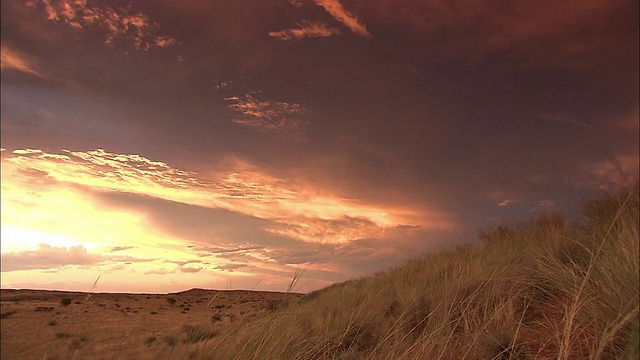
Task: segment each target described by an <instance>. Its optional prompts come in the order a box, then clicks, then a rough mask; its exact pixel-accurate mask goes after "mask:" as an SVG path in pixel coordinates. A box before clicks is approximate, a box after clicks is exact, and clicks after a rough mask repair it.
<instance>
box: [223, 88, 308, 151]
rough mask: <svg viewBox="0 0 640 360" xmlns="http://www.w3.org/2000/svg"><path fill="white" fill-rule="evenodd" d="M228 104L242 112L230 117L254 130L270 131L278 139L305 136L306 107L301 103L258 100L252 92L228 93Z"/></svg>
mask: <svg viewBox="0 0 640 360" xmlns="http://www.w3.org/2000/svg"><path fill="white" fill-rule="evenodd" d="M225 100H227V101H229V102H231V105H229V108H230V109H231V110H233V111H234V112H236V113H238V114H240V115H241V117H239V118H237V119H233V120H232V121H233V122H235V123H236V124H239V125H242V126H247V127H250V128H252V129H255V130H257V131H260V132H263V133H267V134H270V135H273V136H275V137H277V138H279V139H281V140H284V141H290V142H299V141H305V140H306V128H307V126H308V124H309V122H308V120H307V109H306V107H305V106H304V105H302V104H297V103H288V102H280V101H269V100H259V99H257V98H255V97H254V96H253V95H252V94H246V95H244V96H242V97H237V96H233V97H228V98H225Z"/></svg>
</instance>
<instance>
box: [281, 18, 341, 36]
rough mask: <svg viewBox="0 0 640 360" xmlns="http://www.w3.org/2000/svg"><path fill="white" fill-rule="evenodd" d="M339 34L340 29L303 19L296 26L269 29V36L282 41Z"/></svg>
mask: <svg viewBox="0 0 640 360" xmlns="http://www.w3.org/2000/svg"><path fill="white" fill-rule="evenodd" d="M337 34H340V30H339V29H336V28H332V27H329V26H328V25H327V24H324V23H321V22H312V21H303V22H302V23H301V24H300V25H299V26H298V27H297V28H291V29H286V30H281V31H271V32H270V33H269V36H271V37H273V38H276V39H278V40H282V41H297V40H301V39H304V38H319V37H330V36H333V35H337Z"/></svg>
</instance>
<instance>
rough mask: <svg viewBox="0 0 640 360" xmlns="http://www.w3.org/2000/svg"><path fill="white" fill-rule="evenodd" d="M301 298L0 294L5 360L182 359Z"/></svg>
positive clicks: (234, 293) (213, 293)
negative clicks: (232, 329) (229, 331)
mask: <svg viewBox="0 0 640 360" xmlns="http://www.w3.org/2000/svg"><path fill="white" fill-rule="evenodd" d="M300 296H301V295H300V294H289V293H277V292H264V291H245V290H231V291H218V290H203V289H192V290H188V291H184V292H179V293H172V294H112V293H79V292H63V291H43V290H8V289H2V290H0V325H1V348H2V359H182V358H193V357H196V356H195V355H199V356H198V357H200V356H201V355H202V352H203V347H202V345H203V343H204V344H205V345H206V342H209V341H210V340H211V339H214V338H215V337H216V336H220V335H221V334H223V333H224V332H225V330H227V329H228V328H230V327H231V326H233V324H234V323H237V322H238V321H241V320H244V321H250V320H251V319H252V318H257V317H260V316H261V315H263V314H265V313H268V312H270V311H273V310H275V309H277V308H278V307H279V306H280V305H281V304H282V303H283V302H287V301H291V300H293V299H297V298H299V297H300Z"/></svg>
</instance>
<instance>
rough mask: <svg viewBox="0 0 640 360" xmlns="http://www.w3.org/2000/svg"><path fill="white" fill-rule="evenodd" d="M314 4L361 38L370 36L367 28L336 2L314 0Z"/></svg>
mask: <svg viewBox="0 0 640 360" xmlns="http://www.w3.org/2000/svg"><path fill="white" fill-rule="evenodd" d="M316 4H318V5H320V6H322V7H323V8H324V9H325V10H326V11H327V12H328V13H329V14H331V16H332V17H333V18H334V19H335V20H337V21H339V22H341V23H342V24H344V25H345V26H346V27H348V28H349V29H350V30H351V31H352V32H354V33H356V34H358V35H361V36H366V37H370V36H371V34H370V33H369V32H368V31H367V28H366V27H365V26H364V25H363V24H362V23H360V21H359V20H358V19H357V18H356V17H355V16H353V15H352V14H351V13H349V12H348V11H347V10H346V9H345V8H344V7H343V6H342V4H340V2H339V1H338V0H316Z"/></svg>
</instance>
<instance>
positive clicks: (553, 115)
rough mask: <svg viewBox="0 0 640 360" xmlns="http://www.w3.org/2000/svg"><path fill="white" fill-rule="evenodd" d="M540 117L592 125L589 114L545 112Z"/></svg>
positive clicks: (576, 124) (559, 121)
mask: <svg viewBox="0 0 640 360" xmlns="http://www.w3.org/2000/svg"><path fill="white" fill-rule="evenodd" d="M540 117H541V118H542V119H544V120H549V121H553V122H556V123H559V124H567V125H574V126H580V127H587V126H590V125H591V122H590V120H589V117H588V116H578V115H574V114H562V113H544V114H541V115H540Z"/></svg>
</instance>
